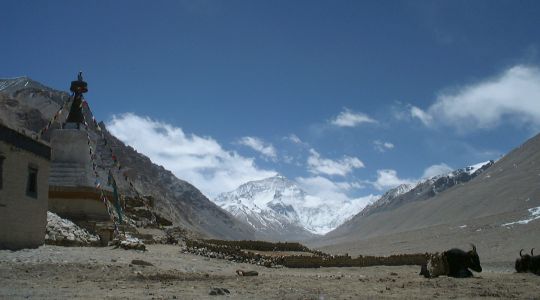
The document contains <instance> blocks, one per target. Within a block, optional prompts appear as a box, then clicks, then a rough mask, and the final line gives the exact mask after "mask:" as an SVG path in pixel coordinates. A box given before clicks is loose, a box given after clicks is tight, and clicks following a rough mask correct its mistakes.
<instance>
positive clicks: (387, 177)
mask: <svg viewBox="0 0 540 300" xmlns="http://www.w3.org/2000/svg"><path fill="white" fill-rule="evenodd" d="M411 183H414V180H411V179H402V178H399V177H398V175H397V171H396V170H391V169H384V170H377V180H376V181H375V182H371V184H372V185H373V186H374V187H375V188H376V189H378V190H386V189H391V188H394V187H396V186H398V185H400V184H411Z"/></svg>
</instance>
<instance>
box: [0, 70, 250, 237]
mask: <svg viewBox="0 0 540 300" xmlns="http://www.w3.org/2000/svg"><path fill="white" fill-rule="evenodd" d="M68 84H69V83H66V85H68ZM90 90H91V84H90ZM90 93H91V91H90ZM68 99H69V94H67V93H66V92H62V91H56V90H54V89H51V88H48V87H46V86H43V85H42V84H40V83H38V82H36V81H33V80H31V79H29V78H27V77H19V78H13V79H3V80H0V121H1V122H2V123H4V124H6V125H8V126H10V127H12V128H15V129H18V130H25V131H26V132H27V134H32V132H37V131H39V130H40V129H41V128H43V127H44V126H45V125H46V124H47V122H48V121H49V120H50V119H51V118H52V116H53V115H54V114H55V113H56V112H57V111H58V110H59V109H60V107H61V106H62V104H63V103H64V102H65V101H66V100H68ZM91 105H92V104H91V103H90V107H91ZM66 114H67V111H66V112H64V114H62V115H61V116H60V117H59V118H58V120H60V121H62V120H65V118H66V117H67V115H66ZM86 118H87V120H92V114H91V112H90V111H86ZM89 123H90V124H89V127H90V131H91V132H90V136H91V138H92V139H94V140H95V141H96V143H97V153H98V154H99V155H98V158H97V164H98V171H99V173H100V177H101V178H106V174H107V171H108V170H109V169H110V168H111V166H112V165H113V162H112V158H111V155H110V153H109V148H108V147H109V146H111V147H112V149H113V151H114V153H115V155H116V156H117V158H118V160H119V162H120V164H121V165H122V169H121V170H117V169H114V168H113V172H114V175H115V178H117V182H118V184H119V188H120V192H121V193H122V194H125V195H134V194H135V192H134V189H136V190H137V191H138V192H139V193H140V194H142V195H145V196H148V197H150V198H152V199H153V200H154V203H155V209H156V210H157V212H159V214H161V215H163V216H165V217H166V218H168V219H170V220H172V221H173V223H174V224H175V225H179V226H182V227H184V228H185V229H188V230H191V231H195V232H197V233H199V234H201V235H203V236H208V237H214V238H223V239H252V238H254V232H253V229H251V228H250V227H249V226H247V225H245V224H244V223H242V222H239V221H238V220H236V219H235V218H234V217H233V216H232V215H230V214H229V213H228V212H226V211H224V210H223V209H221V208H219V207H218V206H216V205H215V204H214V203H213V202H211V201H210V200H208V199H207V198H206V197H205V196H204V195H203V194H202V193H201V192H200V191H199V190H198V189H197V188H196V187H194V186H193V185H191V184H189V183H188V182H186V181H183V180H180V179H178V178H176V177H175V176H174V175H173V174H172V173H171V172H170V171H168V170H166V169H165V168H164V167H163V166H158V165H156V164H154V163H152V161H151V160H150V159H149V158H148V157H146V156H144V155H143V154H141V153H138V152H137V151H136V150H135V149H133V148H132V147H129V146H126V145H125V144H124V143H122V142H121V141H120V140H118V139H116V138H115V137H114V136H112V135H110V134H109V133H108V132H107V130H106V128H105V126H104V125H103V124H101V126H102V128H103V129H104V130H105V136H106V138H107V145H105V141H103V140H102V139H101V138H100V135H99V134H98V133H97V130H96V129H97V128H96V126H94V124H92V122H89ZM58 127H59V123H58V122H55V123H53V125H52V127H51V128H52V129H54V128H58ZM43 138H44V139H45V140H47V139H48V138H49V135H48V134H45V135H44V136H43ZM125 176H128V177H129V178H130V180H131V182H132V184H133V187H131V186H130V185H129V182H128V181H125V180H121V179H122V178H125Z"/></svg>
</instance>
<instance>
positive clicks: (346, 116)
mask: <svg viewBox="0 0 540 300" xmlns="http://www.w3.org/2000/svg"><path fill="white" fill-rule="evenodd" d="M330 123H331V124H332V125H335V126H339V127H356V126H358V125H359V124H362V123H377V121H376V120H374V119H372V118H371V117H369V116H368V115H366V114H364V113H361V112H353V111H351V110H349V109H347V108H345V110H343V111H342V112H340V113H339V115H338V116H337V117H335V118H334V119H333V120H331V121H330Z"/></svg>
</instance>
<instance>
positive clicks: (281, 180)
mask: <svg viewBox="0 0 540 300" xmlns="http://www.w3.org/2000/svg"><path fill="white" fill-rule="evenodd" d="M375 198H376V197H375V196H373V200H374V199H375ZM214 202H215V203H216V204H218V205H219V206H221V207H222V208H223V209H225V210H227V211H228V212H230V213H232V214H233V215H234V216H236V217H237V218H238V219H240V220H242V221H244V222H245V223H248V224H250V225H251V226H252V227H253V228H254V229H255V230H256V232H258V233H259V236H264V237H267V238H268V237H271V238H272V239H294V238H295V237H296V238H297V239H301V238H309V237H311V236H313V234H324V233H326V232H328V231H330V230H332V229H334V228H335V227H337V226H339V225H340V224H342V223H343V222H345V221H347V220H348V219H349V218H351V217H352V216H354V215H355V214H356V213H358V212H359V211H360V210H361V209H362V208H363V205H364V204H363V202H361V201H349V202H347V201H339V200H338V201H336V200H334V199H332V200H331V201H330V200H325V199H320V198H318V197H315V196H311V195H308V194H307V193H306V192H305V191H303V190H302V189H301V188H300V187H299V186H298V185H297V184H296V183H294V182H293V181H290V180H288V179H287V178H285V177H283V176H281V175H276V176H274V177H270V178H266V179H263V180H258V181H250V182H247V183H245V184H243V185H241V186H240V187H238V188H237V189H236V190H234V191H232V192H228V193H223V194H221V195H219V196H218V197H217V198H216V199H215V200H214Z"/></svg>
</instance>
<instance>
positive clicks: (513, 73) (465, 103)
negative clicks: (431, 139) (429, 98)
mask: <svg viewBox="0 0 540 300" xmlns="http://www.w3.org/2000/svg"><path fill="white" fill-rule="evenodd" d="M411 115H412V116H414V117H416V118H418V119H420V120H421V121H422V122H423V123H424V124H425V125H432V124H433V123H441V124H444V125H448V126H451V127H454V128H456V129H458V130H459V131H462V132H465V131H472V130H478V129H490V128H495V127H497V126H499V125H500V124H501V123H502V122H503V121H504V122H513V123H514V124H520V125H530V126H540V69H539V68H537V67H534V66H525V65H517V66H514V67H512V68H510V69H508V70H506V71H505V72H503V73H502V74H501V75H499V76H497V77H494V78H490V79H486V80H483V81H481V82H478V83H475V84H470V85H466V86H463V87H461V88H458V89H454V90H452V91H450V92H448V91H447V92H442V93H440V94H439V95H438V97H437V99H436V101H435V103H433V104H432V105H431V106H430V107H429V108H428V109H427V111H423V110H421V109H419V108H417V107H414V106H413V107H411Z"/></svg>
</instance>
